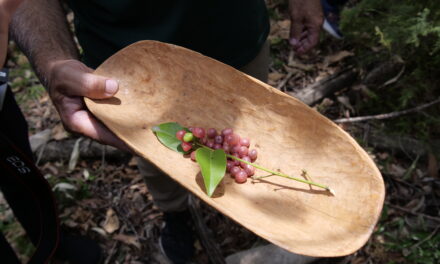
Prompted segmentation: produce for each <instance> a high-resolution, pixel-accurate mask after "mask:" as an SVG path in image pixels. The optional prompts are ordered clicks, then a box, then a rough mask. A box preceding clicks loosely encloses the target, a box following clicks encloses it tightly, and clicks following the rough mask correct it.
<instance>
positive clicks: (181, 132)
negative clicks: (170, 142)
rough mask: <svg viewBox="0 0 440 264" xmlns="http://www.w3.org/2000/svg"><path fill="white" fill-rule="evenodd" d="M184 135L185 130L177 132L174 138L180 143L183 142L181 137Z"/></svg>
mask: <svg viewBox="0 0 440 264" xmlns="http://www.w3.org/2000/svg"><path fill="white" fill-rule="evenodd" d="M185 134H186V131H185V130H183V129H182V130H179V131H177V132H176V138H177V139H178V140H180V141H182V140H183V136H184V135H185Z"/></svg>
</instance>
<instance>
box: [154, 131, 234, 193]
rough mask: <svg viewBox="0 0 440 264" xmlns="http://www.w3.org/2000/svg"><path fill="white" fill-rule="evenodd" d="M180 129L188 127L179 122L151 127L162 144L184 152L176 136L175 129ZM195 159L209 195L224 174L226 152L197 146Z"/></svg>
mask: <svg viewBox="0 0 440 264" xmlns="http://www.w3.org/2000/svg"><path fill="white" fill-rule="evenodd" d="M182 129H185V130H186V131H189V129H188V128H184V127H182V126H181V125H180V124H178V123H174V122H170V123H163V124H160V125H158V126H154V127H153V128H152V130H153V132H154V133H155V134H156V136H157V138H158V139H159V141H160V142H161V143H162V144H163V145H164V146H166V147H167V148H169V149H171V150H174V151H176V152H179V153H182V154H184V153H185V152H184V151H183V149H182V147H181V143H182V142H181V141H180V140H178V139H177V138H176V133H177V131H179V130H182ZM186 135H187V134H186ZM186 135H185V136H186ZM191 136H192V134H191ZM191 140H192V139H191ZM184 141H185V139H184ZM193 144H195V143H193ZM196 161H197V163H198V164H199V165H200V170H201V172H202V176H203V181H204V183H205V188H206V193H207V194H208V196H209V197H211V196H212V194H213V193H214V190H215V188H217V185H218V184H219V183H220V181H221V180H222V179H223V177H224V176H225V173H226V153H225V152H224V151H223V150H220V149H218V150H212V149H209V148H198V149H197V150H196Z"/></svg>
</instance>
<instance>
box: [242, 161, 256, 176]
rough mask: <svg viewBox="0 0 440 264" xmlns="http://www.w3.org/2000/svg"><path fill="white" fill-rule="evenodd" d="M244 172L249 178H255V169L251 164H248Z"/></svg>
mask: <svg viewBox="0 0 440 264" xmlns="http://www.w3.org/2000/svg"><path fill="white" fill-rule="evenodd" d="M244 171H245V172H246V174H247V175H248V177H250V176H253V175H254V174H255V167H254V166H252V165H249V164H246V166H245V167H244Z"/></svg>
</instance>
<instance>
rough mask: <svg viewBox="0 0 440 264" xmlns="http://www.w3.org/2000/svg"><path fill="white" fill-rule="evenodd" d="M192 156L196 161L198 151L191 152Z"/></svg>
mask: <svg viewBox="0 0 440 264" xmlns="http://www.w3.org/2000/svg"><path fill="white" fill-rule="evenodd" d="M190 157H191V160H192V161H196V152H195V151H193V152H191V155H190Z"/></svg>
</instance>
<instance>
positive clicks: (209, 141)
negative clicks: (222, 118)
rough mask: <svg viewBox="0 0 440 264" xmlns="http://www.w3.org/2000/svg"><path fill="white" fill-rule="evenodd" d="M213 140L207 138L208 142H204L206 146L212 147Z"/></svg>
mask: <svg viewBox="0 0 440 264" xmlns="http://www.w3.org/2000/svg"><path fill="white" fill-rule="evenodd" d="M214 144H215V143H214V141H212V140H208V142H206V146H207V147H208V148H213V147H214Z"/></svg>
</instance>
